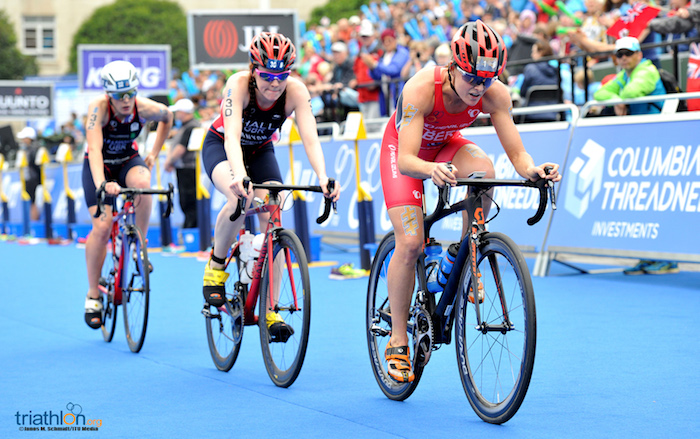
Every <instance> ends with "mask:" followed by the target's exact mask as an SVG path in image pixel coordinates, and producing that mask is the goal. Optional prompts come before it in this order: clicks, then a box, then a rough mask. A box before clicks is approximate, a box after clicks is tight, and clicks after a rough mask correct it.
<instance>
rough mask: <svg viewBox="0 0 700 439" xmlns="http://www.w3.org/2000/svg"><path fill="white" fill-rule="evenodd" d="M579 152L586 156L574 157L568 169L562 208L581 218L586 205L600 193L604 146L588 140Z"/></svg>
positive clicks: (586, 207) (586, 208)
mask: <svg viewBox="0 0 700 439" xmlns="http://www.w3.org/2000/svg"><path fill="white" fill-rule="evenodd" d="M581 154H583V155H584V156H585V157H586V158H585V159H584V158H582V157H576V158H575V159H574V161H573V163H572V164H571V167H570V169H569V170H568V179H569V180H568V185H567V187H566V198H565V200H566V201H565V203H564V208H565V209H566V210H567V211H568V212H569V213H571V214H572V215H573V216H575V217H576V218H581V217H582V216H583V214H584V213H586V210H588V205H589V204H590V203H591V201H593V200H594V199H595V198H596V197H597V196H598V194H599V193H600V188H601V186H602V184H603V168H604V167H605V148H603V147H602V146H600V145H599V144H597V143H596V142H594V141H593V140H590V139H589V140H588V141H587V142H586V143H585V145H583V148H581Z"/></svg>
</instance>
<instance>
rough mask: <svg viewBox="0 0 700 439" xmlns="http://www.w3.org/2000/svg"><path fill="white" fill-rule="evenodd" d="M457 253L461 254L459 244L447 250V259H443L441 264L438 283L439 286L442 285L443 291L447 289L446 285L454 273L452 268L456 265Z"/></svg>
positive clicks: (452, 245) (456, 243)
mask: <svg viewBox="0 0 700 439" xmlns="http://www.w3.org/2000/svg"><path fill="white" fill-rule="evenodd" d="M457 253H459V242H455V243H454V244H451V245H450V246H449V247H448V248H447V253H446V254H445V257H444V258H442V262H440V272H439V273H438V276H437V281H438V284H440V289H441V290H442V289H444V288H445V285H447V279H449V278H450V273H451V272H452V267H453V266H454V264H455V258H456V257H457Z"/></svg>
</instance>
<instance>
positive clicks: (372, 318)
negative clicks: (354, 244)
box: [365, 233, 423, 401]
mask: <svg viewBox="0 0 700 439" xmlns="http://www.w3.org/2000/svg"><path fill="white" fill-rule="evenodd" d="M395 247H396V241H395V239H394V234H393V233H392V234H389V235H387V236H386V237H384V239H383V240H382V242H381V243H380V244H379V248H378V249H377V254H376V255H375V256H374V261H373V262H372V271H371V272H370V274H369V285H368V287H367V306H366V314H365V318H366V325H367V347H368V349H369V359H370V363H371V364H372V371H373V372H374V377H375V378H376V380H377V384H379V388H380V389H382V392H383V393H384V395H386V396H387V398H389V399H393V400H395V401H403V400H404V399H406V398H408V397H409V396H411V394H412V393H413V391H414V390H416V387H417V386H418V382H419V381H420V377H421V375H422V374H423V365H422V364H420V362H419V361H417V360H418V358H417V355H416V352H417V349H416V347H417V346H416V339H415V337H414V336H413V335H414V334H415V333H416V332H415V330H414V327H415V321H414V318H413V313H409V316H408V318H409V321H408V329H409V337H410V339H409V342H410V343H411V352H412V353H413V359H412V364H413V374H414V378H413V382H410V383H399V382H397V381H395V380H394V379H393V378H391V377H390V376H389V372H387V370H388V368H387V361H386V359H385V357H384V351H385V350H386V345H387V343H389V338H390V337H391V309H390V308H389V289H388V281H387V272H388V269H389V262H391V257H392V256H393V255H394V248H395ZM415 285H418V280H416V281H415ZM415 288H416V287H414V290H415ZM414 293H415V291H414Z"/></svg>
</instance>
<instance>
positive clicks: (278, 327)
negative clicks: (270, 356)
mask: <svg viewBox="0 0 700 439" xmlns="http://www.w3.org/2000/svg"><path fill="white" fill-rule="evenodd" d="M267 332H268V333H269V334H270V342H272V343H286V342H287V340H289V337H291V336H292V335H294V328H292V327H291V326H289V325H288V324H286V323H285V322H284V320H282V317H280V316H279V314H277V313H272V312H270V313H268V314H267Z"/></svg>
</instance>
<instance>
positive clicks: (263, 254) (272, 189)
mask: <svg viewBox="0 0 700 439" xmlns="http://www.w3.org/2000/svg"><path fill="white" fill-rule="evenodd" d="M245 184H246V187H247V185H249V184H252V183H251V182H250V181H249V180H248V181H247V183H245ZM329 184H330V183H329ZM332 184H335V183H332ZM253 187H254V188H259V189H267V190H268V191H269V198H268V202H267V203H266V204H263V205H261V206H257V207H254V208H252V209H248V210H246V209H245V208H244V206H243V203H242V202H241V201H239V204H238V208H237V210H236V212H235V213H234V214H233V215H231V220H232V221H234V220H235V219H236V218H238V216H239V215H240V214H241V212H243V211H245V215H246V217H248V216H251V215H256V214H259V213H269V214H270V218H269V220H268V221H267V228H266V230H265V239H264V241H263V246H262V248H261V249H260V255H259V256H258V260H257V261H256V262H255V265H254V268H253V276H252V280H251V282H250V286H249V287H248V295H247V297H245V307H244V319H243V320H244V322H245V325H246V326H249V325H257V323H258V316H256V315H255V305H256V304H257V302H258V296H259V294H260V283H261V282H262V272H263V267H264V266H265V260H266V259H267V256H268V255H271V254H272V244H273V241H274V234H275V232H276V231H277V230H281V229H282V217H281V211H282V205H281V204H282V203H281V200H280V194H279V193H280V191H283V190H307V191H313V192H323V191H322V189H321V188H320V187H318V186H294V185H275V184H253ZM333 207H335V205H333ZM330 208H331V203H330V202H328V201H327V202H326V208H325V211H324V213H323V214H322V215H321V217H319V218H318V219H317V220H316V221H317V222H318V223H319V224H320V223H321V222H324V221H325V220H326V219H327V218H328V215H329V214H330ZM243 232H244V229H241V231H240V232H239V236H240V235H241V234H242V233H243ZM239 245H240V244H239V243H238V242H236V244H235V245H234V246H233V247H232V250H231V252H230V254H229V256H228V259H227V260H226V266H227V267H228V264H229V263H230V262H231V259H232V258H233V256H234V253H235V251H236V249H237V248H238V246H239ZM284 257H285V259H286V263H287V270H288V272H289V277H290V279H294V273H293V270H292V261H291V256H290V253H289V249H284ZM270 263H274V261H272V262H270ZM269 276H270V282H269V285H268V287H269V288H270V294H269V296H270V307H271V308H275V307H276V305H275V303H274V302H273V301H274V286H275V282H274V281H275V279H274V269H271V270H269ZM291 286H292V294H293V296H294V308H295V309H294V310H298V309H299V304H298V302H297V293H296V290H295V283H294V282H292V285H291Z"/></svg>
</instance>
